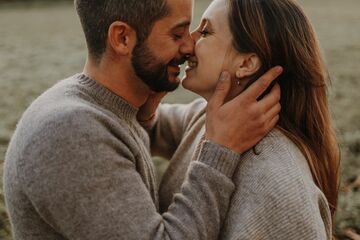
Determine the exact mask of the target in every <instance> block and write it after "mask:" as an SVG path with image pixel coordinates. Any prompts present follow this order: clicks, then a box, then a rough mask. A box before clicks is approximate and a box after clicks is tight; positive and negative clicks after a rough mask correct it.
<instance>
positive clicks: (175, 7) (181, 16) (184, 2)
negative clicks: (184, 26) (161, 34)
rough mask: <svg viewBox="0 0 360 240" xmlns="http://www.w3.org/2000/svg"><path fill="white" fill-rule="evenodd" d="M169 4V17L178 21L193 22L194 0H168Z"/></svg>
mask: <svg viewBox="0 0 360 240" xmlns="http://www.w3.org/2000/svg"><path fill="white" fill-rule="evenodd" d="M167 4H168V7H169V11H170V14H169V15H168V18H171V19H173V20H174V21H176V22H177V23H180V22H191V20H192V15H193V7H194V0H167ZM177 23H174V24H177Z"/></svg>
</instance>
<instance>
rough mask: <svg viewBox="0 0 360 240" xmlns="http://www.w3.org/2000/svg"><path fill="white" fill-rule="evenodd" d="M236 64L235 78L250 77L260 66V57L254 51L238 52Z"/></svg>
mask: <svg viewBox="0 0 360 240" xmlns="http://www.w3.org/2000/svg"><path fill="white" fill-rule="evenodd" d="M238 58H239V59H238V61H237V66H236V72H235V75H236V78H239V79H241V78H245V77H250V76H251V75H253V74H255V73H256V72H257V71H258V70H259V69H260V67H261V61H260V58H259V57H258V56H257V55H256V54H255V53H246V54H240V55H239V56H238Z"/></svg>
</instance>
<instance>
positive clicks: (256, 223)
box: [225, 130, 331, 239]
mask: <svg viewBox="0 0 360 240" xmlns="http://www.w3.org/2000/svg"><path fill="white" fill-rule="evenodd" d="M234 183H235V185H236V190H235V193H234V194H233V197H232V200H231V205H230V209H229V212H228V217H227V222H226V223H225V235H226V236H227V235H229V236H232V235H234V236H236V237H237V238H239V239H240V238H241V239H243V238H244V239H245V238H246V237H247V236H248V232H247V231H243V230H242V229H247V230H249V229H254V228H255V229H256V231H261V232H263V233H264V234H265V235H266V236H272V237H270V239H273V238H275V236H276V238H277V239H289V235H288V234H290V233H299V226H301V231H304V232H302V233H309V234H311V235H312V236H317V238H316V239H325V238H326V237H325V236H326V235H327V236H330V235H331V220H330V211H329V207H328V203H327V200H326V198H325V196H324V194H323V193H322V192H321V191H320V189H319V188H318V187H317V186H316V185H315V183H314V181H313V180H312V177H311V173H310V170H309V167H308V166H307V162H306V159H305V157H304V156H303V155H302V154H301V151H300V150H299V149H298V148H297V146H296V145H295V144H293V143H292V142H291V140H290V139H288V138H287V137H286V136H285V135H284V134H282V133H281V132H280V131H279V130H273V131H272V132H270V133H269V134H268V135H267V136H266V137H265V138H264V139H263V140H262V141H261V142H260V143H259V144H258V145H257V146H256V147H255V149H254V150H250V151H248V152H246V153H245V154H243V156H242V158H241V162H240V163H239V166H238V169H237V171H236V173H235V175H234ZM269 223H271V224H269ZM238 226H243V228H242V229H239V228H238ZM324 226H325V229H324ZM242 234H243V235H242ZM279 234H280V235H279Z"/></svg>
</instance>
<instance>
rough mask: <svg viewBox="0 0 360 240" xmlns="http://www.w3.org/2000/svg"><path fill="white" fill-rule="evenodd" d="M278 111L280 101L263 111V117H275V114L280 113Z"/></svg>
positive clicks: (270, 118) (268, 118)
mask: <svg viewBox="0 0 360 240" xmlns="http://www.w3.org/2000/svg"><path fill="white" fill-rule="evenodd" d="M280 111H281V105H280V103H278V104H276V105H275V106H273V107H272V108H271V109H270V110H269V111H267V112H266V113H265V119H266V120H272V119H273V118H274V117H276V115H279V114H280ZM266 120H265V121H266Z"/></svg>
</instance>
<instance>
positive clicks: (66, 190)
mask: <svg viewBox="0 0 360 240" xmlns="http://www.w3.org/2000/svg"><path fill="white" fill-rule="evenodd" d="M136 114H137V109H136V108H134V107H132V106H131V105H129V104H128V103H127V102H126V101H124V100H123V99H122V98H120V97H118V96H116V95H115V94H113V93H112V92H110V91H109V90H107V89H106V88H104V87H103V86H101V85H100V84H98V83H97V82H95V81H94V80H91V79H89V78H87V77H86V76H84V75H81V74H79V75H75V76H73V77H70V78H68V79H66V80H63V81H61V82H60V83H58V84H57V85H55V86H54V87H52V88H51V89H50V90H48V91H47V92H45V93H44V94H43V95H41V96H40V97H39V98H38V99H37V100H35V101H34V103H32V105H31V106H30V107H29V108H28V109H27V111H26V112H25V113H24V115H23V116H22V118H21V120H20V122H19V124H18V126H17V129H16V131H15V133H14V135H13V137H12V140H11V143H10V145H9V148H8V151H7V155H6V159H5V173H4V190H5V200H6V206H7V209H8V212H9V216H10V220H11V224H12V230H13V236H14V239H15V240H35V239H36V240H53V239H54V240H55V239H56V240H64V239H71V240H113V239H117V240H118V239H126V240H128V239H134V240H140V239H181V240H183V239H204V240H205V239H207V240H208V239H217V237H218V234H219V231H220V226H221V224H222V222H223V220H224V218H225V213H226V212H227V210H228V205H229V201H230V196H231V194H232V193H233V191H234V188H235V186H234V184H233V182H232V181H231V177H232V176H233V173H234V171H235V169H236V166H237V163H238V161H239V155H238V154H236V153H234V152H232V151H230V150H228V149H225V148H222V147H220V146H218V145H216V144H213V143H210V142H205V143H204V144H203V145H202V148H201V150H200V154H199V155H198V157H197V158H196V159H193V160H192V161H191V162H192V163H191V164H190V167H189V171H188V174H186V177H185V180H184V183H183V184H182V186H181V190H179V194H177V195H175V197H174V201H173V203H172V204H171V206H170V207H169V208H168V211H166V212H164V213H163V214H159V212H158V193H157V189H156V186H157V185H156V180H155V175H154V166H153V163H152V161H151V157H150V153H149V138H148V135H147V133H146V131H145V130H144V129H143V128H142V127H141V126H140V125H139V124H138V123H137V121H136ZM189 161H190V160H189ZM178 187H180V186H178Z"/></svg>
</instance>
